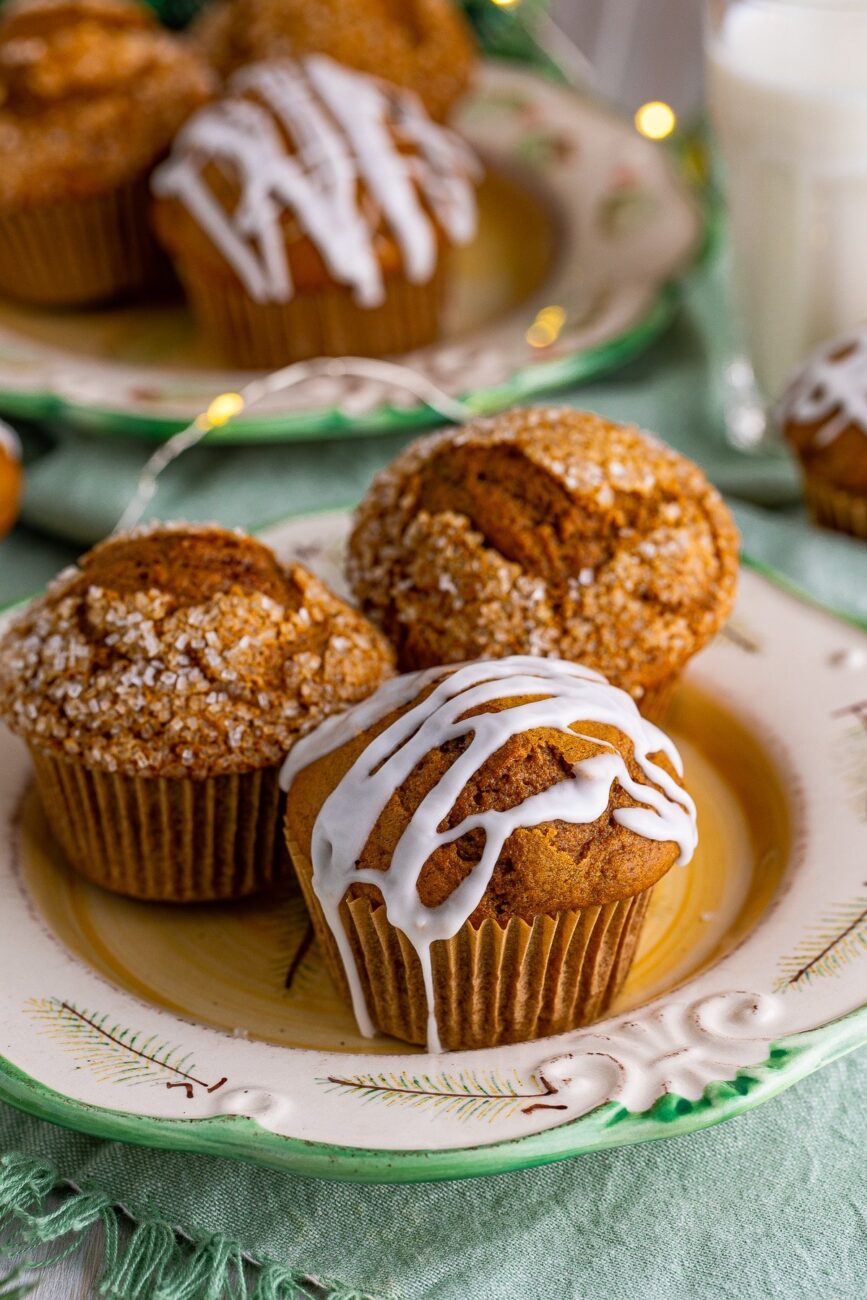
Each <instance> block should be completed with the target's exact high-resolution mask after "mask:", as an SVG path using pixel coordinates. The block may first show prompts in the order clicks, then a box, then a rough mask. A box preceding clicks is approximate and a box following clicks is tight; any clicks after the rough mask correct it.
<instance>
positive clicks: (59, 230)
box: [0, 176, 170, 307]
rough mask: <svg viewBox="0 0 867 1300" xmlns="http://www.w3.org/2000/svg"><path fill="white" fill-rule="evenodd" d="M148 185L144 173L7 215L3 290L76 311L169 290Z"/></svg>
mask: <svg viewBox="0 0 867 1300" xmlns="http://www.w3.org/2000/svg"><path fill="white" fill-rule="evenodd" d="M148 185H149V178H148V177H147V176H139V177H137V178H136V179H135V180H132V181H129V182H127V183H126V184H124V185H119V186H117V187H116V188H115V189H112V190H107V191H105V192H104V193H102V194H93V195H90V196H88V197H86V198H70V199H58V200H56V201H51V202H39V203H33V204H31V205H29V206H27V207H22V208H19V209H17V210H10V211H6V212H0V289H2V291H3V292H4V293H8V294H10V295H11V296H12V297H14V298H18V299H21V300H22V301H24V302H32V303H41V304H43V305H48V306H70V307H71V306H76V305H84V304H87V303H95V302H102V301H106V300H108V299H111V298H116V297H119V296H120V295H122V294H125V293H129V292H131V291H133V290H140V289H144V288H146V287H148V286H149V285H157V286H158V287H159V286H164V285H165V284H166V283H168V281H169V278H170V269H169V267H168V264H167V262H166V259H165V257H164V255H163V254H162V253H161V251H160V249H159V247H158V245H157V243H156V241H155V239H154V238H153V236H152V234H151V231H150V227H149V224H148V208H149V204H150V196H149V189H148Z"/></svg>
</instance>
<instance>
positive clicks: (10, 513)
mask: <svg viewBox="0 0 867 1300" xmlns="http://www.w3.org/2000/svg"><path fill="white" fill-rule="evenodd" d="M23 477H24V476H23V472H22V469H21V444H20V442H19V441H18V437H17V435H16V433H15V432H14V430H13V429H10V428H9V425H8V424H4V423H3V421H2V420H0V537H5V535H6V534H7V533H8V532H9V529H10V528H11V527H12V525H13V524H14V523H15V520H16V519H17V517H18V507H19V505H20V503H21V487H22V482H23Z"/></svg>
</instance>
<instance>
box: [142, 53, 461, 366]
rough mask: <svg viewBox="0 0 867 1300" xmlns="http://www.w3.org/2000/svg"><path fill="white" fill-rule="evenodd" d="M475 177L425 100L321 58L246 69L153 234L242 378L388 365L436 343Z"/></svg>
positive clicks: (204, 123) (189, 143) (162, 190)
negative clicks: (257, 370) (280, 370)
mask: <svg viewBox="0 0 867 1300" xmlns="http://www.w3.org/2000/svg"><path fill="white" fill-rule="evenodd" d="M475 174H476V163H475V160H474V158H473V156H472V154H471V153H470V152H469V150H468V149H467V148H466V146H465V145H463V144H462V143H461V142H460V141H459V140H458V139H457V137H456V136H454V135H452V134H451V133H450V132H447V131H446V130H444V129H443V128H442V127H437V126H435V125H434V124H433V123H432V122H431V121H430V120H429V119H428V118H427V117H426V116H425V114H424V110H423V109H422V107H421V105H420V104H419V103H418V101H417V100H416V99H415V98H414V97H412V96H410V95H409V94H408V93H407V92H404V91H399V90H397V89H396V88H395V87H393V86H389V85H387V84H386V83H384V82H380V81H375V80H374V79H373V78H370V77H365V76H362V75H361V74H360V73H357V72H352V71H350V70H349V69H348V68H344V67H341V66H340V65H339V64H337V63H334V62H333V61H332V60H330V59H328V58H325V57H323V56H319V55H315V56H310V57H309V58H306V59H303V60H301V61H299V62H297V63H293V62H290V61H286V62H275V63H262V64H255V65H252V66H250V67H248V68H244V69H243V70H242V71H241V72H239V73H237V74H236V75H235V76H234V77H233V79H232V81H231V83H230V85H229V90H228V94H227V97H226V98H225V99H224V100H222V101H221V102H219V103H216V104H213V105H211V106H208V107H206V108H204V109H202V110H201V111H200V112H199V113H197V114H196V115H195V116H194V117H193V118H192V120H191V121H190V122H189V123H188V125H187V126H186V127H185V128H184V130H183V131H182V132H181V133H180V136H179V137H178V139H177V140H176V142H175V146H174V149H173V151H172V155H171V158H170V159H169V161H168V162H167V163H166V164H164V165H163V166H162V167H161V168H160V169H159V170H158V171H157V173H156V175H155V177H154V192H155V194H156V196H157V201H156V205H155V209H154V221H155V225H156V230H157V233H158V235H159V237H160V239H161V240H162V242H163V244H164V246H165V247H166V249H167V250H168V252H169V254H170V255H171V257H172V260H173V261H174V263H175V266H176V268H177V270H178V274H179V275H180V278H181V280H182V281H183V283H184V285H185V287H186V290H187V295H188V297H189V300H190V303H191V306H192V308H193V311H194V313H195V315H196V316H197V318H198V319H199V321H200V323H201V325H202V327H203V329H205V330H206V331H207V332H208V333H209V334H210V336H211V337H212V339H213V340H214V342H215V344H216V346H217V347H218V348H219V349H220V351H221V352H222V353H224V354H225V356H226V359H227V360H228V361H231V362H232V363H233V364H236V365H241V366H253V367H265V368H273V367H277V366H281V365H284V364H286V363H288V362H291V361H297V360H301V359H303V358H305V357H312V356H320V355H341V354H345V353H355V354H363V355H365V356H370V355H379V354H383V353H388V352H394V351H402V350H405V349H407V348H414V347H418V346H420V345H422V344H423V343H427V342H429V341H430V340H431V339H432V338H433V337H435V335H436V333H437V329H438V324H439V312H440V306H441V302H442V295H443V288H444V285H445V266H444V263H445V258H446V253H447V251H448V249H449V247H450V246H452V245H454V244H461V243H465V242H466V241H467V240H469V239H471V238H472V236H473V234H474V232H475V226H476V205H475V187H474V181H473V178H474V176H475Z"/></svg>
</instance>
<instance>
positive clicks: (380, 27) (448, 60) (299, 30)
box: [191, 0, 475, 121]
mask: <svg viewBox="0 0 867 1300" xmlns="http://www.w3.org/2000/svg"><path fill="white" fill-rule="evenodd" d="M191 35H192V39H193V40H194V42H195V43H196V45H197V46H198V48H199V49H200V50H201V52H202V54H203V55H204V56H205V58H207V59H208V61H209V62H210V63H211V65H212V66H213V67H214V68H216V70H217V71H218V72H219V73H220V75H221V76H227V75H228V74H229V73H231V72H234V71H235V70H236V69H237V68H239V67H242V66H243V65H244V64H246V63H256V62H258V61H259V60H261V59H274V58H299V57H300V56H302V55H305V54H327V55H328V56H329V57H330V58H332V59H335V60H336V61H337V62H338V63H343V64H345V65H346V66H347V67H348V68H355V69H357V70H358V71H359V72H367V73H370V74H371V75H374V76H378V77H384V78H385V79H386V80H388V81H391V82H393V83H394V84H395V85H397V86H403V87H405V88H406V89H408V90H414V91H415V92H416V94H417V95H418V96H419V97H420V98H421V100H422V102H423V103H424V106H425V108H426V109H427V111H428V112H429V113H430V115H431V117H433V118H435V119H437V120H438V121H442V120H443V119H444V118H445V117H446V116H447V114H448V111H449V109H450V108H451V106H452V104H453V103H454V102H455V100H456V99H457V98H458V96H459V95H461V94H462V93H463V91H464V90H465V89H466V87H467V84H468V82H469V79H470V74H471V72H472V67H473V64H474V62H475V50H474V44H473V38H472V34H471V31H470V27H469V24H468V23H467V20H466V19H465V18H464V16H463V14H462V13H461V12H460V10H459V9H458V6H457V5H456V4H454V3H453V0H353V3H352V4H351V5H347V4H346V3H345V0H221V3H218V4H214V5H209V6H208V7H207V8H206V9H205V11H204V12H203V14H202V16H201V17H200V18H199V19H198V20H197V21H196V23H195V24H194V25H193V28H192V32H191Z"/></svg>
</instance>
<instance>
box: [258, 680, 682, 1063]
mask: <svg viewBox="0 0 867 1300" xmlns="http://www.w3.org/2000/svg"><path fill="white" fill-rule="evenodd" d="M283 784H284V786H285V788H286V789H287V790H288V797H287V805H286V831H287V841H288V844H289V849H290V853H291V855H292V858H293V861H294V863H295V867H296V870H297V873H298V878H299V881H300V883H301V887H302V889H303V891H304V895H305V898H306V900H307V903H308V906H309V908H310V911H311V915H312V917H313V922H314V926H315V927H316V931H317V935H318V937H319V941H320V945H321V947H322V949H323V951H324V953H325V955H326V958H327V960H328V963H329V968H330V970H331V972H332V975H333V977H334V979H335V981H336V983H337V985H338V987H340V988H341V989H342V990H343V991H344V993H345V994H347V995H348V996H351V999H352V1003H353V1007H354V1009H355V1013H356V1017H357V1019H358V1023H359V1027H360V1028H361V1029H362V1032H364V1033H372V1032H373V1030H374V1029H375V1028H376V1029H380V1030H382V1031H383V1032H385V1033H390V1034H394V1035H396V1036H397V1037H398V1038H404V1039H407V1040H408V1041H409V1042H415V1043H419V1042H420V1043H424V1042H427V1044H428V1047H429V1050H433V1051H436V1050H439V1049H440V1048H443V1049H446V1050H451V1049H456V1048H467V1047H488V1046H493V1045H495V1044H497V1043H505V1042H518V1041H521V1040H523V1039H526V1038H535V1037H540V1036H542V1035H544V1034H552V1033H559V1032H562V1031H564V1030H566V1029H570V1028H573V1027H574V1026H576V1025H579V1024H584V1023H586V1022H587V1021H589V1020H593V1019H595V1018H597V1017H598V1016H600V1015H601V1014H603V1012H604V1011H605V1010H606V1009H607V1008H608V1006H609V1005H610V1003H611V1000H612V999H613V997H614V996H615V994H616V993H617V991H618V989H619V988H620V986H621V984H622V983H623V980H624V979H625V977H626V974H627V972H628V970H629V967H630V964H631V962H632V958H633V955H634V953H635V947H636V944H637V941H638V937H639V934H640V931H641V927H642V924H643V921H644V917H645V914H646V910H647V905H648V901H649V898H650V895H651V891H652V889H653V887H654V885H655V884H656V883H657V882H658V881H659V880H660V879H661V877H662V876H663V875H665V873H666V872H667V871H668V870H669V869H670V868H671V867H672V866H674V864H675V863H676V862H681V863H686V862H688V861H689V859H690V857H691V855H692V853H693V850H694V848H695V844H696V824H695V809H694V806H693V803H692V800H691V799H690V797H689V795H688V794H687V793H686V791H685V789H684V788H683V785H682V767H681V762H680V758H679V756H678V753H677V750H676V749H675V747H674V745H673V744H672V742H671V741H670V740H669V739H668V737H667V736H665V735H664V734H663V733H662V732H661V731H660V730H659V729H658V728H657V727H655V726H654V725H653V724H652V723H650V722H648V721H647V720H646V719H645V718H642V716H641V715H640V714H639V712H638V710H637V708H636V707H635V704H634V702H633V701H632V699H631V698H630V697H629V696H628V695H627V694H626V693H625V692H624V691H619V690H616V689H615V688H614V687H612V686H610V685H609V684H608V683H607V682H606V681H605V679H604V678H603V677H601V676H600V675H599V674H597V673H593V672H591V671H590V670H588V669H586V668H583V667H581V666H580V665H577V664H569V663H565V662H563V661H561V660H556V659H538V658H533V657H529V656H518V657H510V658H506V659H500V660H493V661H489V662H480V663H472V664H464V665H462V666H460V667H457V668H453V669H442V668H438V669H431V670H429V671H427V672H421V673H413V674H410V675H408V676H406V677H399V678H395V679H394V680H392V681H390V682H386V683H385V684H384V685H383V686H382V687H380V689H379V690H378V691H377V692H376V694H375V695H373V696H372V697H371V698H370V699H369V700H367V701H365V702H364V703H362V704H359V705H356V706H354V707H353V708H352V709H350V710H349V711H348V713H346V714H344V715H343V716H342V717H341V718H335V719H332V720H330V721H329V722H325V723H323V724H322V726H321V727H319V728H318V729H317V730H316V731H313V732H311V733H310V735H309V736H307V737H306V738H305V739H303V740H301V741H300V742H299V744H298V745H297V746H296V748H295V749H294V750H293V751H292V753H291V754H290V756H289V758H288V760H287V763H286V766H285V768H284V773H283Z"/></svg>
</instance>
